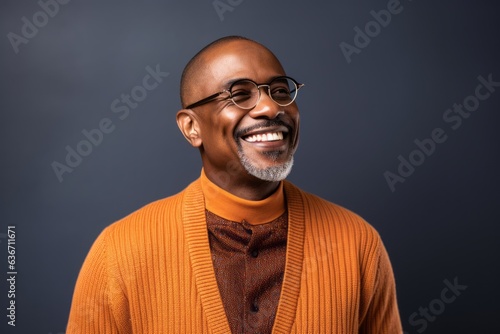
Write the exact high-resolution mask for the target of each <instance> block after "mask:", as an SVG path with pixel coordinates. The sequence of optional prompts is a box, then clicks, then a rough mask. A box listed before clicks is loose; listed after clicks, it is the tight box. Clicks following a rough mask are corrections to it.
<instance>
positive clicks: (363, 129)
mask: <svg viewBox="0 0 500 334" xmlns="http://www.w3.org/2000/svg"><path fill="white" fill-rule="evenodd" d="M498 8H499V5H498V4H497V3H496V2H495V1H451V0H445V1H431V0H413V1H411V0H401V2H399V1H396V0H390V1H388V0H375V1H373V0H372V1H367V0H365V1H331V2H327V1H321V2H320V1H309V2H306V1H296V0H294V1H262V0H255V1H250V0H245V1H243V0H220V1H213V0H195V1H180V0H176V1H142V2H139V1H130V0H129V1H96V0H88V1H76V0H73V1H68V0H59V2H55V0H42V1H41V2H37V1H35V0H30V1H14V0H4V1H2V4H1V11H0V17H1V26H0V28H1V29H0V32H1V33H2V34H3V37H2V43H1V44H0V45H1V46H0V47H1V48H2V50H1V54H2V61H1V67H2V70H1V80H2V81H1V88H2V89H1V93H0V94H1V99H0V107H1V122H0V124H1V131H0V134H1V140H0V157H1V159H2V160H1V173H0V177H1V199H0V210H1V217H2V219H1V226H0V242H1V245H0V247H1V252H0V254H1V257H0V263H1V264H2V265H1V266H0V268H1V272H2V274H1V277H2V279H1V280H0V282H1V285H0V306H1V307H0V309H1V310H3V311H2V312H1V313H2V314H1V315H0V319H2V320H1V325H0V332H2V333H10V332H12V333H52V334H56V333H63V332H64V331H65V326H66V321H67V317H68V313H69V307H70V302H71V297H72V292H73V288H74V284H75V280H76V278H77V275H78V272H79V269H80V266H81V264H82V262H83V260H84V258H85V256H86V254H87V252H88V250H89V248H90V246H91V244H92V242H93V241H94V239H95V238H96V237H97V235H98V234H99V233H100V231H101V230H102V229H103V228H104V227H105V226H107V225H109V224H110V223H112V222H113V221H115V220H117V219H119V218H121V217H123V216H125V215H127V214H128V213H130V212H132V211H134V210H136V209H138V208H139V207H141V206H142V205H144V204H146V203H148V202H150V201H153V200H155V199H158V198H162V197H166V196H168V195H171V194H174V193H176V192H178V191H180V190H181V189H183V188H184V187H185V186H186V185H187V184H188V183H189V182H191V181H192V180H194V179H195V178H197V177H198V176H199V173H200V160H199V156H198V152H197V151H196V150H194V149H192V148H191V147H190V146H189V145H188V144H187V142H185V140H184V139H183V137H182V136H181V134H180V132H179V131H178V129H177V125H176V124H175V113H176V111H177V110H178V109H179V107H180V103H179V98H178V86H179V79H180V74H181V71H182V69H183V67H184V65H185V64H186V62H187V61H188V60H189V58H190V57H191V56H193V55H194V53H195V52H196V51H197V50H199V49H200V48H201V47H202V46H204V45H205V44H207V43H208V42H210V41H212V40H214V39H216V38H219V37H221V36H224V35H232V34H240V35H244V36H248V37H250V38H253V39H256V40H257V41H260V42H262V43H263V44H265V45H267V46H269V47H270V48H271V49H272V50H274V51H275V53H276V54H277V56H278V57H279V58H280V59H281V60H282V62H283V64H284V66H285V69H286V70H287V72H288V74H290V75H291V76H293V77H295V78H296V79H298V80H299V81H301V82H304V83H306V86H305V87H304V88H303V90H301V91H300V95H299V98H298V104H299V107H300V110H301V120H302V123H301V126H302V129H301V130H302V133H301V134H302V137H301V144H300V147H299V151H298V153H297V156H296V166H295V167H294V170H293V172H292V175H291V176H290V179H291V180H292V181H293V182H294V183H296V184H297V185H299V186H300V187H302V188H303V189H305V190H308V191H310V192H313V193H316V194H318V195H320V196H322V197H324V198H326V199H328V200H330V201H333V202H336V203H338V204H340V205H343V206H345V207H347V208H349V209H351V210H353V211H355V212H357V213H359V214H360V215H362V216H363V217H364V218H365V219H366V220H368V221H369V222H370V223H371V224H372V225H373V226H375V228H377V229H378V231H379V232H380V234H381V235H382V237H383V240H384V242H385V245H386V247H387V249H388V251H389V254H390V256H391V259H392V264H393V267H394V272H395V276H396V280H397V292H398V297H399V305H400V310H401V316H402V322H403V325H404V329H405V331H406V332H407V333H423V332H425V333H492V332H495V331H497V328H498V319H497V318H498V315H499V312H500V307H499V297H500V294H499V288H498V276H499V274H500V270H499V265H498V263H499V254H500V252H499V251H500V249H499V242H498V237H499V235H500V233H499V232H500V229H499V227H498V222H499V219H498V216H497V211H498V210H497V208H498V199H499V196H498V186H499V174H498V170H499V168H498V162H499V143H500V140H499V139H500V134H499V131H498V128H499V124H500V116H499V113H498V111H499V106H500V87H499V86H500V83H499V82H500V65H499V59H500V43H499V40H500V39H499V32H500V23H499V10H498ZM389 15H390V17H389ZM148 67H149V70H148V69H147V68H148ZM149 71H160V72H162V73H160V75H158V78H157V82H158V85H154V86H155V87H154V88H151V87H150V88H151V89H150V90H146V89H145V88H144V87H143V78H144V77H145V76H146V75H147V74H148V73H149ZM166 73H168V74H166ZM488 82H489V83H488ZM149 83H150V84H151V85H152V84H153V83H154V81H150V82H149ZM122 94H125V95H126V94H128V95H131V96H132V97H131V100H130V102H129V103H130V106H127V104H126V102H122V101H121V96H122ZM117 99H118V100H117ZM460 105H462V106H460ZM460 108H461V109H460ZM98 128H101V130H99V131H106V132H107V133H103V134H102V138H101V137H100V136H99V135H98V134H97V132H96V131H93V129H98ZM85 133H87V134H88V133H91V134H93V136H94V137H93V141H94V143H93V144H92V143H91V142H90V141H89V140H88V139H86V136H85ZM429 138H430V139H429ZM85 140H87V144H86V143H85V142H84V141H85ZM88 143H90V144H88ZM417 143H419V144H417ZM89 145H90V146H89ZM419 145H420V146H422V147H423V148H419ZM68 150H70V151H71V150H79V151H80V152H82V153H81V155H82V157H81V159H78V158H76V157H72V158H70V160H69V163H70V165H68V163H67V162H66V157H67V155H68ZM77 152H78V151H77ZM402 161H403V162H402ZM63 165H65V166H66V167H64V166H63ZM71 165H72V166H71ZM399 165H401V166H399ZM54 166H57V168H58V171H59V172H57V173H56V172H55V170H54ZM398 168H399V171H398ZM70 170H71V172H70ZM58 174H59V176H58ZM387 177H389V182H388V180H387ZM8 225H14V226H15V231H16V244H15V246H16V270H17V276H16V297H15V301H16V326H15V327H12V326H10V325H8V324H7V321H8V320H9V319H8V318H6V315H7V313H8V312H9V311H7V310H6V308H7V307H8V305H9V302H10V299H9V298H8V296H7V294H8V290H9V286H8V285H7V281H6V278H7V271H9V270H8V268H7V243H8V240H7V239H8V238H7V226H8ZM448 286H455V287H454V288H453V289H450V288H449V287H448ZM447 287H448V288H447ZM446 289H448V290H446Z"/></svg>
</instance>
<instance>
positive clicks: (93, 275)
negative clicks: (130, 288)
mask: <svg viewBox="0 0 500 334" xmlns="http://www.w3.org/2000/svg"><path fill="white" fill-rule="evenodd" d="M109 229H110V228H109V227H108V228H107V229H105V230H104V231H103V232H102V233H101V235H100V236H99V237H98V238H97V239H96V241H95V242H94V244H93V246H92V248H91V249H90V252H89V253H88V255H87V257H86V259H85V261H84V263H83V266H82V269H81V270H80V274H79V276H78V279H77V282H76V286H75V291H74V294H73V301H72V304H71V310H70V315H69V321H68V325H67V331H66V333H67V334H77V333H87V334H88V333H100V334H101V333H102V334H115V333H120V334H124V333H132V330H131V328H130V316H129V312H128V308H127V302H126V296H125V293H124V291H123V288H122V287H121V286H120V284H119V281H118V279H116V274H115V273H117V272H118V270H117V269H116V268H117V266H116V261H114V260H113V259H114V257H113V256H112V252H110V250H109V248H110V247H109V244H107V242H106V241H107V237H108V232H109Z"/></svg>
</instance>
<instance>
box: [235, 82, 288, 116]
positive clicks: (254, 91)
mask: <svg viewBox="0 0 500 334" xmlns="http://www.w3.org/2000/svg"><path fill="white" fill-rule="evenodd" d="M263 86H267V85H263ZM266 88H268V89H267V92H268V93H269V96H270V97H271V99H272V100H273V101H274V102H276V103H277V104H278V105H280V106H283V107H284V106H287V105H289V104H291V103H292V102H293V101H294V100H295V97H296V95H297V85H296V84H295V82H293V80H291V79H289V78H284V77H280V78H276V79H274V80H273V81H271V83H270V84H269V87H266ZM230 92H231V99H232V100H233V102H234V104H236V105H237V106H238V107H240V108H243V109H251V108H253V107H255V106H256V105H257V103H258V101H259V94H260V92H259V89H258V87H257V85H256V84H255V83H254V82H253V81H250V80H241V81H237V82H235V83H234V84H233V85H232V86H231V90H230Z"/></svg>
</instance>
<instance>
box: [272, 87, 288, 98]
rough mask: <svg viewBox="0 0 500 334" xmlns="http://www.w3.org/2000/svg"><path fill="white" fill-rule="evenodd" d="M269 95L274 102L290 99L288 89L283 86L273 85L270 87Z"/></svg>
mask: <svg viewBox="0 0 500 334" xmlns="http://www.w3.org/2000/svg"><path fill="white" fill-rule="evenodd" d="M271 95H272V96H273V99H276V100H289V99H290V89H289V88H288V86H287V85H285V84H281V83H280V84H278V85H273V86H272V87H271Z"/></svg>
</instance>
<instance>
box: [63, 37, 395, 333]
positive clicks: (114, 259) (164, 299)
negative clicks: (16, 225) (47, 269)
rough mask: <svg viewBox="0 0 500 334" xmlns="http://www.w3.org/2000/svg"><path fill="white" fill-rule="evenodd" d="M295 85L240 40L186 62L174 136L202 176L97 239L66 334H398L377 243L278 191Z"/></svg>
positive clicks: (345, 219)
mask: <svg viewBox="0 0 500 334" xmlns="http://www.w3.org/2000/svg"><path fill="white" fill-rule="evenodd" d="M302 86H303V85H302V84H301V83H299V82H298V81H296V80H295V79H293V78H291V77H289V76H287V74H286V73H285V71H284V69H283V68H282V66H281V64H280V62H279V61H278V59H277V58H276V57H275V56H274V54H273V53H272V52H271V51H269V50H268V49H267V48H265V47H264V46H262V45H261V44H258V43H256V42H254V41H251V40H248V39H246V38H243V37H238V36H230V37H225V38H222V39H219V40H217V41H215V42H213V43H211V44H209V45H208V46H206V47H205V48H204V49H202V50H201V51H200V52H199V53H198V54H196V55H195V56H194V57H193V58H192V59H191V61H190V62H189V63H188V64H187V66H186V68H185V69H184V72H183V75H182V80H181V103H182V106H183V109H181V110H180V111H179V112H178V113H177V124H178V126H179V129H180V130H181V132H182V134H183V135H184V137H185V138H186V139H187V141H188V142H189V143H190V144H191V145H192V146H193V147H195V148H197V149H199V151H200V154H201V160H202V164H203V168H202V171H201V176H200V178H199V179H198V180H196V181H194V182H193V183H192V184H191V185H189V186H188V187H187V188H186V189H185V190H184V191H182V192H181V193H179V194H177V195H174V196H171V197H169V198H166V199H162V200H159V201H156V202H154V203H151V204H149V205H147V206H145V207H144V208H142V209H140V210H138V211H136V212H134V213H132V214H131V215H129V216H128V217H126V218H124V219H122V220H120V221H118V222H116V223H114V224H112V225H111V226H109V227H108V228H106V229H105V230H104V231H103V232H102V233H101V235H100V236H99V238H98V239H97V240H96V242H95V243H94V245H93V246H92V249H91V251H90V252H89V255H88V256H87V259H86V260H85V263H84V265H83V267H82V270H81V272H80V276H79V278H78V281H77V284H76V288H75V294H74V297H73V303H72V306H71V313H70V318H69V323H68V329H67V333H342V334H346V333H374V334H375V333H377V334H378V333H401V332H402V329H401V323H400V319H399V313H398V308H397V302H396V294H395V284H394V277H393V273H392V269H391V265H390V262H389V258H388V256H387V252H386V250H385V248H384V246H383V244H382V241H381V239H380V237H379V235H378V234H377V232H376V231H375V230H374V229H373V228H372V227H371V226H370V225H369V224H368V223H366V222H365V221H364V220H363V219H362V218H360V217H359V216H357V215H356V214H354V213H352V212H350V211H348V210H346V209H344V208H342V207H339V206H337V205H335V204H333V203H330V202H327V201H325V200H323V199H320V198H319V197H316V196H314V195H312V194H309V193H306V192H304V191H302V190H300V189H299V188H297V187H295V186H294V185H293V184H291V183H289V182H287V181H285V178H286V177H287V176H288V174H289V173H290V170H291V168H292V165H293V155H294V152H295V150H296V149H297V145H298V139H299V110H298V107H297V104H296V102H295V100H296V97H297V94H298V92H299V89H300V88H301V87H302Z"/></svg>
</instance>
